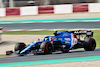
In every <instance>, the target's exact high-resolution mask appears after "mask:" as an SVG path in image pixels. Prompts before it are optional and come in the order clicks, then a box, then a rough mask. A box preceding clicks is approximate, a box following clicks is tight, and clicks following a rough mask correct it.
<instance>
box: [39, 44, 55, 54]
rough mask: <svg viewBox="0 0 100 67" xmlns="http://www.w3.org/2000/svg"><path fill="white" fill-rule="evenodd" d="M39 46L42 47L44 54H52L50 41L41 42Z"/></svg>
mask: <svg viewBox="0 0 100 67" xmlns="http://www.w3.org/2000/svg"><path fill="white" fill-rule="evenodd" d="M40 48H41V49H44V54H52V50H53V48H54V47H53V45H52V44H51V43H50V42H43V43H42V44H41V46H40Z"/></svg>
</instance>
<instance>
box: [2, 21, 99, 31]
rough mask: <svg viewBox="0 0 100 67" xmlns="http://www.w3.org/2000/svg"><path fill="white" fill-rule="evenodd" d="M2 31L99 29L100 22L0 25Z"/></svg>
mask: <svg viewBox="0 0 100 67" xmlns="http://www.w3.org/2000/svg"><path fill="white" fill-rule="evenodd" d="M0 27H3V28H4V29H3V30H12V29H75V28H78V29H79V28H87V29H88V28H89V29H92V28H100V22H52V23H50V22H45V23H41V22H38V23H12V24H0Z"/></svg>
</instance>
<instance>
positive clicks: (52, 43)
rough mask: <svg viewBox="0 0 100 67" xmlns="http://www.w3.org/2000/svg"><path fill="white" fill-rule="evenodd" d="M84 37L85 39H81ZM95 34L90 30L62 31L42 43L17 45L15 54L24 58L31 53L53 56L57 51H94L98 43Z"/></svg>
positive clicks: (46, 37) (47, 37)
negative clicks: (82, 49)
mask: <svg viewBox="0 0 100 67" xmlns="http://www.w3.org/2000/svg"><path fill="white" fill-rule="evenodd" d="M81 36H83V37H81ZM92 37H93V32H92V31H90V30H78V31H70V32H69V31H62V32H57V31H56V32H54V36H45V37H44V39H43V40H42V41H37V42H32V43H31V44H30V45H28V46H27V45H25V44H24V43H17V44H16V45H15V53H16V54H17V55H19V56H23V55H26V54H29V53H33V54H34V55H37V54H39V53H43V54H52V52H55V51H62V52H63V53H68V52H69V50H72V49H77V48H84V49H85V50H86V51H92V50H95V48H96V41H95V39H94V38H92Z"/></svg>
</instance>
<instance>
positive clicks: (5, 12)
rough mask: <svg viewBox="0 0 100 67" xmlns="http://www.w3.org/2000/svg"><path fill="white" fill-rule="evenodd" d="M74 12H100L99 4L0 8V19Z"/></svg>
mask: <svg viewBox="0 0 100 67" xmlns="http://www.w3.org/2000/svg"><path fill="white" fill-rule="evenodd" d="M74 12H100V3H96V4H95V3H91V4H76V5H73V4H67V5H49V6H30V7H20V8H18V7H17V8H0V17H3V16H16V15H38V14H62V13H74Z"/></svg>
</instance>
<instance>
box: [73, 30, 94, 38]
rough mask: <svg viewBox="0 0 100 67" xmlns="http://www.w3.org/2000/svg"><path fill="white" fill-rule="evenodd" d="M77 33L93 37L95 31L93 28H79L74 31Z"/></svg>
mask: <svg viewBox="0 0 100 67" xmlns="http://www.w3.org/2000/svg"><path fill="white" fill-rule="evenodd" d="M72 33H74V34H75V35H86V36H87V37H93V32H92V31H91V30H78V31H72Z"/></svg>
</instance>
